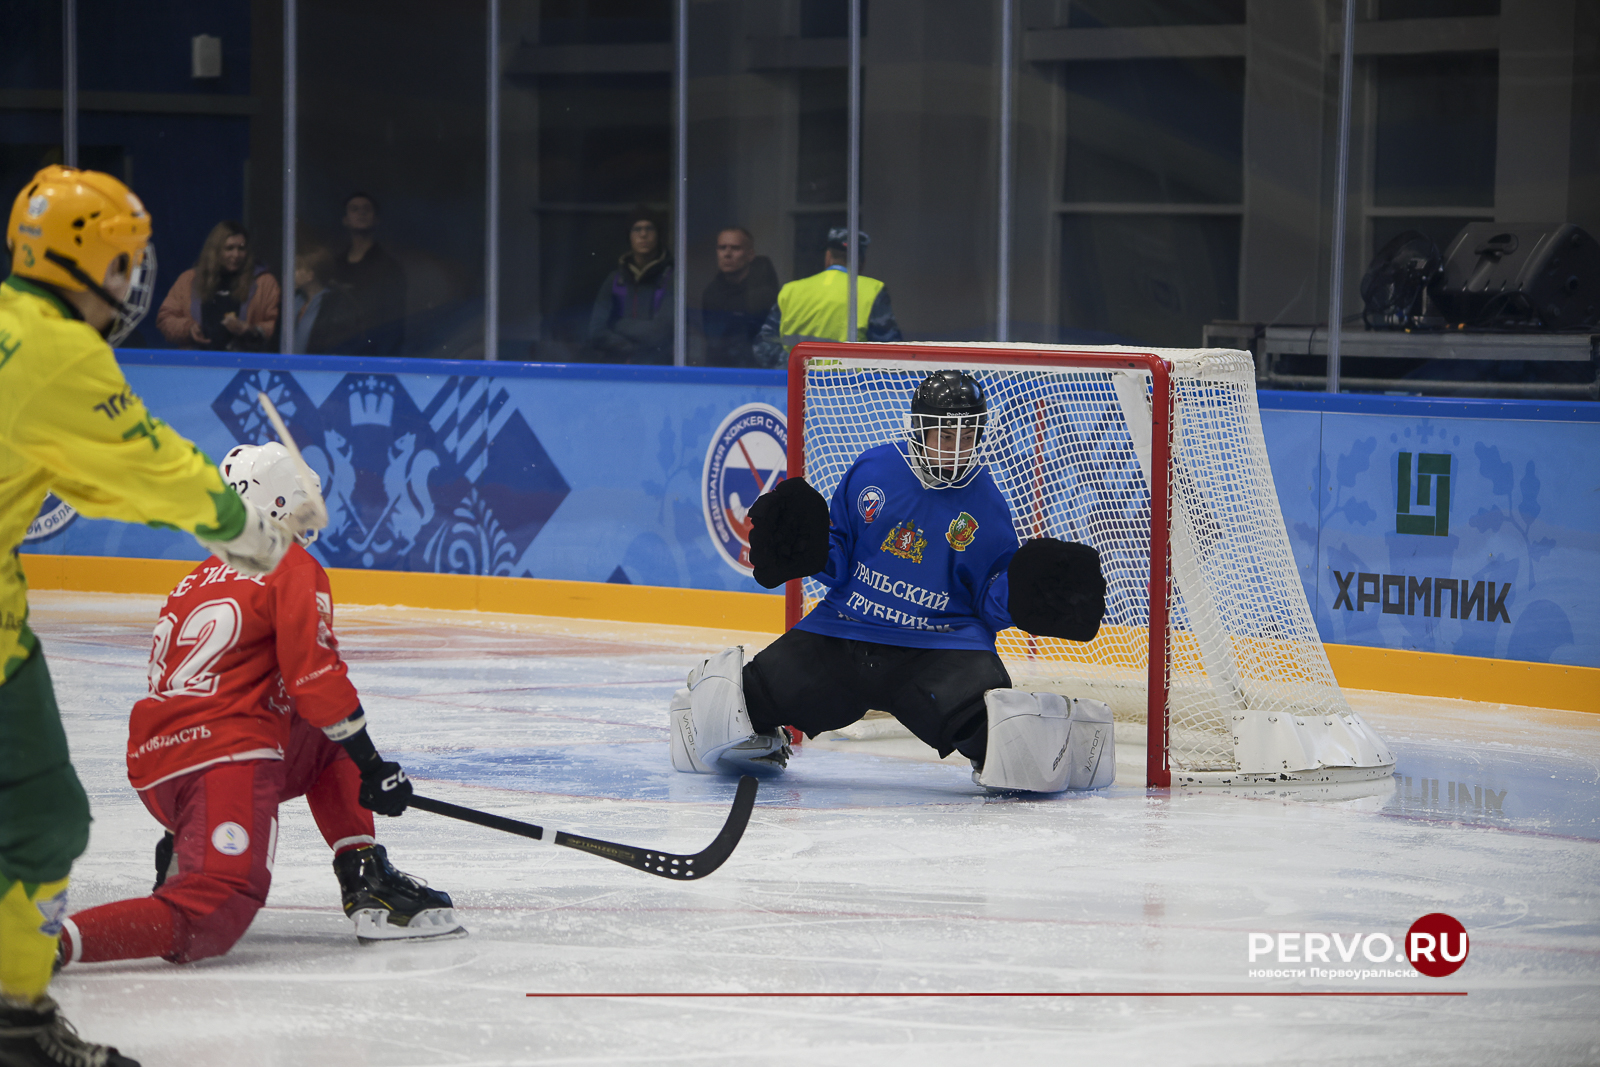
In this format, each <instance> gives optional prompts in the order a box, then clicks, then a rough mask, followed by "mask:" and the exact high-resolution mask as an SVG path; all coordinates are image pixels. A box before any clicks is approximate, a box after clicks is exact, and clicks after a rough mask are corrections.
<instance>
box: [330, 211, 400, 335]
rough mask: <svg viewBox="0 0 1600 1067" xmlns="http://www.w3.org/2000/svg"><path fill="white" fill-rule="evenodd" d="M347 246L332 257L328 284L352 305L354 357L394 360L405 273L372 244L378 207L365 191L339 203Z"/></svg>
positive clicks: (384, 251) (387, 253) (376, 226)
mask: <svg viewBox="0 0 1600 1067" xmlns="http://www.w3.org/2000/svg"><path fill="white" fill-rule="evenodd" d="M344 228H345V229H346V230H348V231H349V233H350V244H349V245H348V246H346V248H345V251H344V254H343V255H341V256H338V257H336V258H335V259H334V263H333V273H332V275H331V277H330V281H333V282H336V283H338V284H339V285H340V286H343V288H344V291H345V292H347V293H348V294H349V295H350V299H351V302H352V303H353V304H354V307H355V314H356V319H357V322H358V323H359V324H360V329H361V341H360V344H359V347H358V351H357V353H353V354H360V355H365V356H398V355H399V354H400V350H401V349H402V348H403V347H405V342H406V271H405V268H404V267H402V266H401V265H400V261H399V260H398V259H396V258H394V256H392V255H390V254H389V252H388V251H387V250H385V249H383V248H381V247H380V246H379V245H378V241H377V238H376V237H375V236H374V235H375V234H376V233H377V230H378V203H377V201H376V200H374V199H372V197H371V196H369V195H367V194H366V193H351V194H350V196H349V198H347V199H346V200H345V202H344Z"/></svg>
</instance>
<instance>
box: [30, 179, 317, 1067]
mask: <svg viewBox="0 0 1600 1067" xmlns="http://www.w3.org/2000/svg"><path fill="white" fill-rule="evenodd" d="M149 241H150V215H149V213H148V212H147V211H145V209H144V205H143V204H141V203H140V202H139V198H138V197H136V196H134V195H133V193H132V191H130V190H129V189H128V187H127V186H125V185H123V184H122V183H121V182H119V181H117V179H115V178H113V177H111V176H110V175H109V174H100V173H98V172H95V171H86V170H78V169H76V168H73V167H46V168H45V169H44V170H41V171H40V172H39V173H38V174H36V175H35V176H34V178H33V180H32V181H30V182H29V183H28V184H27V185H26V186H24V187H23V190H22V192H21V193H20V194H18V196H17V199H16V202H15V204H14V205H13V206H12V208H11V216H10V220H9V222H8V223H7V226H6V246H7V248H8V250H9V251H10V253H11V276H10V277H9V278H7V279H6V280H5V282H4V284H3V285H0V667H3V673H0V1064H5V1065H6V1067H36V1065H37V1067H44V1065H48V1064H96V1065H101V1064H103V1065H106V1067H138V1064H137V1063H136V1062H135V1061H134V1060H131V1059H129V1058H128V1057H126V1056H123V1055H121V1054H120V1053H119V1052H118V1051H117V1050H116V1049H114V1048H110V1047H108V1046H105V1045H95V1044H90V1043H89V1042H86V1041H84V1040H83V1039H82V1038H80V1037H78V1035H77V1033H76V1032H75V1031H74V1030H73V1028H72V1026H71V1025H70V1024H69V1023H68V1022H67V1021H66V1020H65V1019H63V1018H62V1017H61V1015H60V1014H59V1012H58V1011H57V1010H56V1003H55V1001H54V1000H52V999H51V998H50V996H49V995H48V993H47V992H46V990H47V988H48V986H49V984H50V977H51V969H52V967H53V965H54V963H55V958H56V944H57V941H58V939H59V937H60V934H61V920H62V917H63V916H64V915H65V914H66V910H67V875H68V873H69V872H70V870H71V868H72V861H73V860H75V859H77V858H78V856H79V855H81V854H82V853H83V850H84V848H85V847H86V846H87V844H88V840H89V801H88V798H87V797H86V796H85V794H84V791H83V786H82V785H81V784H80V783H79V781H78V775H77V772H76V771H74V770H73V767H72V762H71V759H70V757H69V755H68V752H67V737H66V732H65V730H64V729H63V728H62V725H61V713H60V711H59V710H58V708H57V707H56V700H55V690H54V688H53V687H52V685H51V684H50V673H49V671H48V669H47V668H46V666H45V662H44V653H43V651H42V650H41V648H40V646H39V639H38V638H37V637H36V636H34V633H33V631H32V630H31V629H29V627H28V603H27V581H26V579H25V578H24V576H23V573H22V559H21V557H20V556H19V555H18V553H17V547H18V546H19V545H20V544H21V543H22V539H23V536H24V535H25V534H26V533H27V529H28V525H29V523H30V522H31V521H32V520H33V518H34V516H35V515H37V514H38V511H39V506H40V504H42V503H43V502H44V499H45V496H46V494H47V493H49V492H54V493H56V494H57V495H58V496H60V497H61V499H62V500H64V501H66V502H67V503H68V504H71V505H72V506H73V507H74V508H76V509H77V510H78V511H79V512H81V513H83V514H85V515H88V516H90V517H93V518H112V519H121V520H123V521H125V522H142V523H145V524H147V525H150V526H162V527H166V528H170V529H179V530H186V531H188V532H189V533H192V534H193V535H194V536H195V537H196V538H197V539H198V540H199V541H200V543H201V545H202V546H203V547H204V548H205V549H206V550H208V551H211V552H214V553H216V554H217V556H218V557H219V558H221V559H222V561H223V562H224V563H227V564H228V565H229V566H230V567H232V568H234V569H235V570H237V571H239V572H241V573H244V574H265V573H268V572H270V571H271V570H272V569H273V568H274V567H276V566H277V564H278V561H279V560H281V559H282V558H283V556H284V553H286V552H287V551H288V549H289V546H290V545H292V544H293V543H294V536H295V533H294V532H295V530H296V529H297V528H298V527H301V526H309V525H310V521H309V520H308V519H307V518H306V517H303V516H291V517H290V521H289V522H288V523H287V524H286V523H285V522H283V521H280V520H278V519H276V518H273V517H272V516H271V515H270V514H268V513H267V512H265V511H263V510H262V509H261V508H259V507H256V506H254V505H251V504H248V503H246V502H245V501H244V500H242V499H241V498H240V496H239V494H238V493H237V492H235V491H234V490H233V488H232V487H231V486H229V485H228V484H227V483H226V482H224V481H223V480H222V475H221V474H220V473H219V472H218V470H217V468H216V466H215V465H213V464H212V462H211V460H209V459H207V458H206V456H205V454H204V453H203V452H201V451H200V450H199V449H198V448H196V447H195V446H194V445H193V444H191V443H190V442H189V441H187V440H185V439H184V438H183V437H182V436H180V435H179V434H178V433H177V432H176V431H174V430H173V429H172V428H171V427H170V426H168V425H167V424H166V423H164V422H162V421H161V420H160V419H158V418H156V417H155V416H154V415H151V414H150V412H149V411H148V410H147V409H146V408H145V406H144V401H142V400H140V399H139V397H138V396H137V395H135V394H134V392H133V391H132V390H131V389H130V388H129V387H128V383H127V380H126V379H124V378H123V376H122V369H121V368H120V367H118V366H117V361H116V357H115V355H113V354H112V351H111V344H112V343H115V342H117V341H120V340H121V339H122V338H124V337H126V336H127V335H128V333H130V332H131V331H132V330H133V327H134V326H135V325H137V324H138V322H139V319H140V318H142V317H143V315H144V313H145V312H146V311H147V310H149V307H150V292H151V288H152V285H153V283H154V272H155V263H154V258H153V252H152V251H151V250H150V249H149V248H148V245H149Z"/></svg>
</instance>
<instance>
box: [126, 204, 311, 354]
mask: <svg viewBox="0 0 1600 1067" xmlns="http://www.w3.org/2000/svg"><path fill="white" fill-rule="evenodd" d="M282 295H283V294H282V290H280V289H279V288H278V279H276V278H274V277H273V276H272V275H271V274H269V273H267V268H266V267H264V266H262V265H260V264H258V263H256V261H255V256H254V254H253V253H252V252H251V250H250V235H249V234H247V233H246V232H245V229H244V227H243V226H241V225H239V224H238V223H237V222H231V221H229V222H219V223H217V224H216V225H215V226H214V227H212V229H211V235H210V236H209V237H207V238H206V243H205V244H204V245H203V246H201V248H200V258H199V259H197V260H195V264H194V266H193V267H190V268H189V269H188V270H186V271H184V272H183V273H182V274H180V275H178V280H177V281H175V282H173V283H172V289H171V290H170V291H169V292H168V293H167V298H166V299H165V300H163V301H162V302H161V309H160V310H159V311H157V312H156V328H157V329H159V330H160V331H161V334H162V336H163V337H165V338H166V339H167V340H168V342H170V343H171V344H173V345H176V346H177V347H179V348H209V349H227V350H229V351H247V352H248V351H257V352H259V351H262V350H264V349H266V348H267V347H269V345H270V343H271V341H272V338H273V335H274V333H275V332H276V331H277V326H278V308H279V302H280V300H281V299H282Z"/></svg>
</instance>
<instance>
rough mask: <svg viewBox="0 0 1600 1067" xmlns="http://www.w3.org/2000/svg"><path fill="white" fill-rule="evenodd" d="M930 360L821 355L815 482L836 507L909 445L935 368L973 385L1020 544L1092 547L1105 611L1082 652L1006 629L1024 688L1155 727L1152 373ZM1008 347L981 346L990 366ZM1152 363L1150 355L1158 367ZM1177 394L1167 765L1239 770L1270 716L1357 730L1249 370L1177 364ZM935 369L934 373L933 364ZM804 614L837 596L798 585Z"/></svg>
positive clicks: (810, 366) (1006, 647)
mask: <svg viewBox="0 0 1600 1067" xmlns="http://www.w3.org/2000/svg"><path fill="white" fill-rule="evenodd" d="M908 347H915V348H922V349H926V350H927V351H925V352H924V353H921V354H920V355H919V358H917V359H893V358H888V359H885V358H871V359H868V358H860V359H856V358H851V359H839V358H832V357H830V358H826V359H819V358H813V359H810V360H808V361H807V363H806V367H805V371H804V374H805V382H804V390H805V403H804V418H803V435H804V449H805V476H806V479H807V481H809V482H810V483H811V484H812V485H813V486H815V487H816V489H817V490H818V491H819V492H821V493H822V494H823V496H824V497H828V498H831V497H832V494H833V491H834V489H835V488H836V487H837V486H838V484H839V482H840V480H841V479H842V478H843V477H844V474H845V472H846V471H847V470H848V469H849V468H850V466H851V464H852V463H854V462H855V459H856V457H857V456H859V455H860V454H861V453H862V452H863V451H864V450H866V449H868V448H870V447H872V446H874V445H878V444H882V443H884V442H889V441H896V440H899V439H900V438H901V437H902V436H903V434H904V432H905V427H906V425H907V420H908V417H909V414H910V410H911V395H912V393H913V391H914V390H915V389H916V386H917V384H918V383H919V382H920V381H921V380H922V378H923V377H924V376H925V375H926V374H927V373H928V372H929V371H931V370H934V369H939V368H945V367H954V368H958V369H961V370H965V371H967V372H968V373H970V374H972V375H973V376H974V377H975V378H977V379H978V381H979V382H980V383H981V384H982V385H983V388H984V392H985V394H986V395H987V397H988V404H989V416H988V426H987V429H986V431H985V440H984V446H983V447H984V448H985V450H986V455H985V460H986V463H987V466H988V469H989V471H990V473H991V474H992V475H993V477H994V480H995V482H996V484H997V485H998V486H999V488H1000V491H1001V493H1003V494H1004V496H1005V498H1006V501H1007V503H1009V504H1010V507H1011V515H1012V520H1013V522H1014V524H1015V526H1016V534H1017V538H1018V540H1019V542H1020V541H1024V540H1027V539H1029V538H1033V537H1055V538H1059V539H1062V540H1068V541H1081V542H1084V543H1086V544H1089V545H1093V546H1094V547H1095V548H1096V549H1097V550H1098V551H1099V553H1100V560H1101V566H1102V568H1103V570H1104V572H1105V577H1106V586H1107V592H1106V614H1105V620H1104V622H1103V623H1102V625H1101V627H1100V633H1099V636H1098V637H1096V638H1095V640H1094V641H1093V642H1091V643H1089V644H1087V645H1085V644H1080V643H1075V642H1068V641H1061V640H1056V639H1053V638H1036V637H1032V636H1030V635H1028V634H1025V633H1023V632H1021V631H1020V630H1015V629H1012V630H1006V631H1004V632H1002V633H1001V634H1000V635H999V636H998V638H997V641H996V644H997V647H998V650H999V652H1000V655H1001V657H1002V658H1003V659H1004V661H1005V663H1006V666H1007V669H1008V670H1009V671H1010V673H1011V676H1012V680H1013V684H1014V685H1016V686H1017V687H1018V688H1022V689H1029V690H1035V691H1037V690H1054V691H1057V692H1061V693H1063V694H1065V695H1068V696H1079V697H1091V698H1094V699H1098V700H1103V701H1105V702H1106V703H1108V704H1109V705H1110V706H1111V708H1112V710H1113V712H1114V713H1115V715H1116V717H1117V718H1118V719H1119V720H1121V721H1137V722H1144V721H1145V719H1146V709H1147V706H1148V703H1149V690H1148V667H1149V651H1150V639H1149V632H1150V631H1149V628H1150V602H1149V583H1150V553H1151V548H1150V545H1151V538H1150V522H1151V514H1152V510H1151V497H1150V477H1149V467H1150V464H1151V462H1152V458H1151V444H1150V442H1151V431H1150V417H1149V403H1150V399H1149V398H1150V375H1149V374H1148V372H1145V371H1141V370H1106V369H1099V368H1094V367H1086V366H1082V365H1079V366H1073V365H1071V353H1072V352H1074V351H1077V352H1083V351H1100V352H1115V351H1117V349H1093V350H1085V349H1052V348H1048V347H1042V346H1028V347H1026V348H1020V347H1019V348H1018V349H1017V361H1016V363H1015V364H1014V365H996V364H993V363H979V362H963V359H962V348H961V346H945V345H927V346H908ZM996 347H1004V346H989V345H986V346H984V348H985V349H986V350H987V351H988V352H990V353H992V352H993V351H994V349H995V348H996ZM1144 351H1148V350H1144ZM1156 354H1158V355H1160V356H1162V357H1163V358H1164V359H1165V360H1166V361H1167V362H1168V364H1169V367H1170V373H1171V379H1170V380H1171V385H1172V393H1173V422H1172V450H1171V459H1170V471H1171V475H1170V478H1171V486H1172V494H1171V495H1172V519H1171V524H1170V526H1171V529H1170V543H1171V559H1172V581H1171V592H1170V596H1169V611H1168V620H1169V621H1168V640H1167V642H1166V645H1167V648H1168V649H1169V652H1168V660H1169V662H1168V677H1169V679H1170V691H1169V695H1168V759H1169V761H1170V765H1171V766H1172V767H1173V769H1174V770H1186V771H1230V770H1235V769H1237V768H1238V760H1237V757H1236V746H1237V743H1238V736H1239V733H1240V730H1241V727H1240V725H1239V724H1241V723H1243V722H1244V721H1245V719H1246V718H1247V717H1250V716H1253V715H1258V714H1264V713H1265V714H1271V713H1274V712H1282V713H1289V714H1295V715H1308V714H1318V715H1326V714H1330V713H1336V714H1349V713H1350V709H1349V707H1348V705H1346V703H1345V701H1344V697H1343V695H1342V694H1341V693H1340V691H1339V687H1338V684H1337V683H1336V682H1335V681H1334V677H1333V671H1332V669H1331V668H1330V666H1329V664H1328V659H1327V653H1326V651H1325V650H1324V648H1323V646H1322V642H1321V639H1320V638H1319V637H1318V635H1317V631H1316V625H1315V623H1314V621H1313V619H1312V616H1311V611H1310V609H1309V607H1308V606H1307V603H1306V596H1305V592H1304V589H1303V587H1302V585H1301V581H1300V576H1299V574H1298V572H1297V570H1296V567H1295V562H1294V558H1293V555H1292V553H1291V551H1290V547H1289V538H1288V534H1287V531H1286V530H1285V528H1284V525H1283V517H1282V513H1281V512H1280V510H1279V507H1278V498H1277V494H1276V492H1275V490H1274V487H1273V482H1272V472H1271V469H1270V468H1269V466H1268V462H1267V452H1266V445H1265V441H1264V439H1263V437H1262V431H1261V417H1260V412H1259V410H1258V409H1257V407H1256V398H1255V375H1254V368H1253V365H1252V363H1251V361H1250V358H1249V356H1248V355H1246V354H1244V353H1242V352H1232V351H1224V350H1205V351H1194V352H1188V351H1167V350H1161V351H1158V352H1157V353H1156ZM929 357H935V358H933V359H932V360H930V358H929ZM802 591H803V602H804V607H805V610H807V611H809V610H810V609H811V608H812V607H813V606H814V605H815V604H816V603H817V601H818V600H819V599H820V598H821V596H822V594H823V592H824V590H823V588H822V586H821V585H820V584H818V583H817V582H816V581H814V580H812V579H806V580H805V582H804V584H803V588H802Z"/></svg>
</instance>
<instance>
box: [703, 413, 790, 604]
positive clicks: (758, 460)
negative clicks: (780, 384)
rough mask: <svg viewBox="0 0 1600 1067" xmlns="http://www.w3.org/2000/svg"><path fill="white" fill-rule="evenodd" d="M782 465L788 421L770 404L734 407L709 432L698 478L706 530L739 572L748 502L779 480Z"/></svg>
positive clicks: (746, 563)
mask: <svg viewBox="0 0 1600 1067" xmlns="http://www.w3.org/2000/svg"><path fill="white" fill-rule="evenodd" d="M788 468H789V429H788V424H787V423H786V422H785V420H784V417H783V412H781V411H779V410H778V409H777V408H775V407H772V406H771V405H770V404H745V405H743V406H741V407H739V408H736V409H734V411H733V413H732V414H730V415H729V416H728V417H727V418H725V419H723V420H722V425H720V426H718V427H717V431H716V433H714V434H712V435H711V447H710V448H708V449H707V450H706V464H705V469H704V471H703V472H702V474H701V478H700V494H701V503H702V507H703V509H704V511H705V517H706V529H707V530H708V531H710V533H711V543H712V544H714V545H716V546H717V552H718V553H719V554H720V555H721V556H722V558H723V560H724V561H725V562H726V563H727V564H728V566H730V567H732V568H733V569H734V570H736V571H738V572H739V573H740V574H743V575H749V574H750V573H751V567H750V525H751V524H750V518H749V516H750V505H751V504H754V503H755V502H756V497H758V496H760V495H761V494H763V493H767V492H770V491H771V490H772V487H773V486H775V485H777V484H778V483H779V482H781V481H783V479H784V476H785V475H786V474H788Z"/></svg>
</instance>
